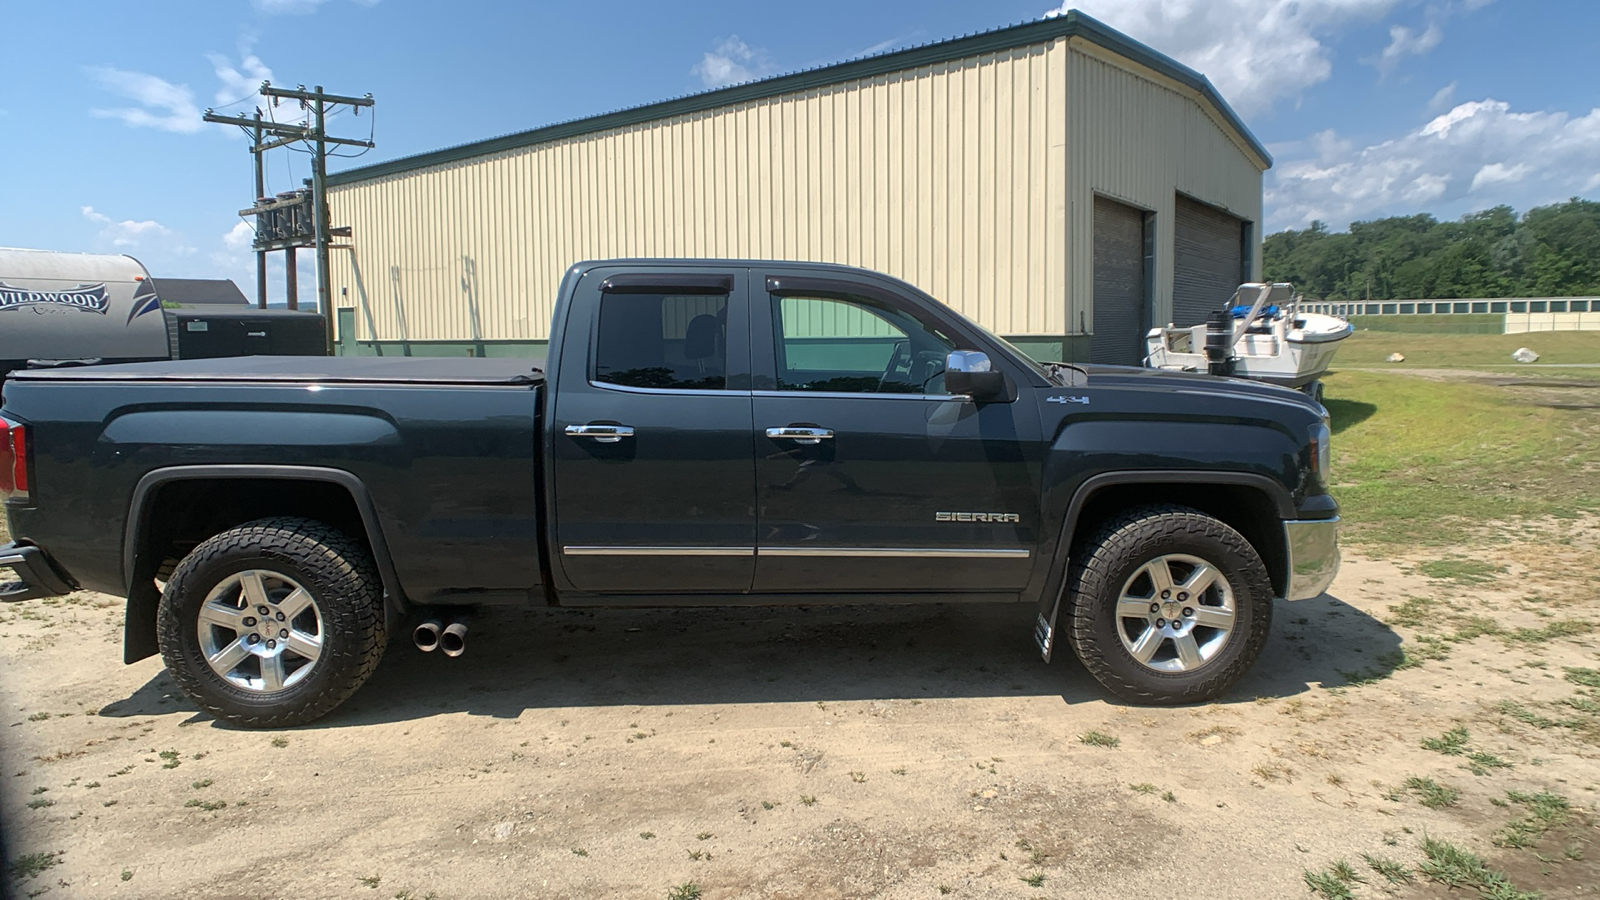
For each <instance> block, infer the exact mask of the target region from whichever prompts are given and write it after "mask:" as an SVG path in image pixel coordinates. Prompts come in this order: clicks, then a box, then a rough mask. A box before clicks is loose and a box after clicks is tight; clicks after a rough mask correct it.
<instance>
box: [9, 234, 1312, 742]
mask: <svg viewBox="0 0 1600 900" xmlns="http://www.w3.org/2000/svg"><path fill="white" fill-rule="evenodd" d="M1328 439H1329V429H1328V423H1327V414H1326V412H1325V411H1324V409H1323V408H1322V407H1321V406H1320V405H1319V404H1317V403H1315V402H1313V401H1312V400H1310V399H1309V398H1307V397H1306V396H1305V395H1303V394H1300V393H1297V392H1295V391H1292V390H1288V389H1284V388H1276V387H1271V386H1268V385H1263V384H1258V383H1254V382H1247V381H1242V380H1237V379H1231V378H1220V377H1213V376H1209V375H1203V374H1185V373H1175V372H1163V371H1158V370H1148V369H1135V368H1121V367H1101V366H1077V365H1065V364H1060V363H1047V364H1040V363H1037V362H1034V361H1033V360H1032V359H1030V358H1028V357H1027V356H1026V355H1024V354H1023V353H1022V352H1020V351H1018V350H1017V349H1016V348H1014V347H1012V346H1011V345H1010V344H1008V343H1007V342H1006V341H1004V340H1002V339H1001V338H998V337H996V336H995V335H993V334H990V333H988V332H987V331H985V330H984V329H983V328H981V327H979V326H978V325H976V324H974V323H973V322H971V321H970V320H968V319H966V318H964V317H963V316H961V315H960V314H958V313H956V312H955V311H953V310H951V309H950V308H949V307H946V306H944V305H942V304H940V303H939V302H938V301H936V300H934V299H933V298H932V297H930V296H928V295H927V294H926V293H924V292H922V291H920V290H918V289H917V288H915V287H912V286H911V285H909V284H906V283H904V282H901V281H898V280H896V279H893V278H890V277H887V276H884V275H881V274H877V273H873V272H869V271H864V270H860V269H854V268H846V267H842V266H834V265H824V264H807V263H794V262H760V261H718V260H616V261H599V262H585V263H581V264H578V265H575V266H573V267H572V268H571V269H570V270H569V271H568V272H567V274H566V275H565V277H564V279H563V281H562V284H561V287H560V295H559V302H558V304H557V306H556V308H555V314H554V321H553V322H552V326H551V338H550V346H549V358H548V360H547V362H546V364H545V365H544V366H543V368H542V369H541V368H536V367H535V366H534V365H532V361H531V360H526V359H482V358H479V359H473V358H457V359H438V358H436V359H420V358H370V357H369V358H356V357H337V358H310V357H305V358H301V357H249V358H243V359H229V360H188V361H173V362H154V363H140V364H129V365H107V366H89V367H82V368H72V369H41V370H23V371H18V372H15V373H13V375H12V380H10V381H9V382H7V383H6V384H5V386H4V395H3V407H0V497H3V498H4V501H3V502H4V506H5V510H6V513H7V515H8V517H9V524H10V530H11V534H12V536H13V541H12V542H11V543H9V544H7V545H5V546H4V547H0V572H3V571H4V569H6V568H9V569H11V571H12V572H13V573H14V574H13V578H14V580H11V581H8V582H6V583H3V584H0V599H5V600H27V599H31V598H36V597H45V596H52V595H60V594H64V593H67V592H70V591H74V590H92V591H102V592H105V593H109V594H114V595H118V596H121V597H126V598H127V609H126V619H125V629H124V631H125V633H124V661H125V662H130V663H131V662H134V661H137V660H140V659H143V658H145V657H148V656H151V655H153V654H155V653H157V652H159V653H160V654H161V656H162V658H163V660H164V661H165V663H166V666H167V667H168V669H169V670H170V671H171V672H172V674H173V675H174V677H175V678H176V680H177V682H178V683H179V684H180V685H181V686H182V688H183V690H184V691H185V692H186V693H187V694H188V695H189V697H190V698H192V699H193V700H194V702H195V703H197V704H199V705H200V706H201V707H202V708H204V709H205V710H207V711H209V712H210V713H212V714H213V715H215V716H218V717H220V718H222V719H225V720H228V721H231V722H234V723H237V724H240V725H245V726H257V727H278V726H286V725H294V724H299V723H304V722H308V721H311V720H313V719H316V718H317V717H319V716H322V715H324V714H326V713H328V712H329V711H330V710H332V709H333V708H335V707H336V706H338V705H339V704H340V703H341V702H343V701H344V700H345V699H347V698H348V697H349V696H350V695H351V694H352V693H354V692H355V691H356V690H357V688H359V687H360V685H361V684H362V683H363V682H364V681H365V680H366V679H367V677H368V676H369V675H371V674H372V672H373V670H374V668H375V667H376V666H377V664H378V661H379V659H380V657H381V656H382V654H383V652H384V649H385V647H386V646H387V644H388V643H389V639H390V637H391V635H394V634H397V633H400V632H401V631H402V629H405V628H407V627H408V626H409V625H411V624H413V623H415V622H417V621H419V620H433V621H429V622H427V624H426V625H425V626H424V627H421V628H419V629H418V631H417V640H418V641H419V646H428V645H429V644H431V643H432V642H434V641H436V640H437V638H438V637H439V633H438V628H439V623H440V622H445V621H454V620H456V619H458V618H459V617H460V615H461V614H463V613H464V612H465V611H468V610H470V609H472V608H476V607H485V606H493V605H513V606H523V605H529V604H549V605H552V606H562V607H618V606H621V607H628V606H634V607H636V606H656V607H676V606H701V605H752V604H802V605H824V604H846V603H849V604H857V603H905V602H996V603H1032V604H1036V605H1037V607H1038V611H1039V616H1038V620H1037V625H1036V628H1035V633H1034V635H1033V637H1034V640H1035V641H1036V643H1037V644H1038V647H1039V650H1040V652H1041V654H1042V655H1043V657H1044V659H1045V660H1046V661H1047V662H1048V660H1049V659H1050V656H1051V653H1052V650H1053V649H1054V647H1055V645H1056V643H1057V641H1058V638H1059V637H1061V636H1064V637H1065V639H1066V642H1067V643H1068V645H1070V646H1071V648H1072V650H1073V651H1074V652H1075V653H1076V654H1077V656H1078V658H1079V659H1080V660H1081V661H1082V662H1083V665H1084V666H1085V668H1087V669H1088V671H1089V672H1090V673H1091V674H1092V675H1093V676H1094V677H1095V678H1096V679H1098V680H1099V681H1100V682H1101V683H1102V684H1103V685H1104V686H1105V687H1106V688H1107V689H1108V690H1110V691H1111V692H1112V693H1114V694H1116V695H1118V696H1119V697H1122V698H1124V699H1126V700H1129V701H1133V702H1141V703H1183V702H1192V701H1199V700H1204V699H1208V698H1211V697H1215V696H1217V695H1218V694H1220V693H1222V692H1223V691H1225V690H1227V689H1228V688H1229V686H1231V685H1232V684H1234V683H1235V682H1236V681H1237V680H1238V679H1239V678H1240V677H1241V676H1242V675H1243V674H1244V673H1245V672H1246V671H1247V670H1248V669H1249V667H1250V666H1251V664H1252V663H1253V662H1254V661H1255V659H1256V657H1257V656H1258V655H1259V653H1260V652H1261V649H1262V646H1263V644H1264V642H1265V641H1266V639H1267V636H1268V632H1269V631H1270V627H1271V619H1272V611H1273V605H1274V603H1275V602H1279V601H1284V600H1296V599H1306V598H1310V597H1315V596H1317V595H1318V594H1320V593H1321V592H1322V591H1323V590H1324V589H1325V588H1326V587H1327V585H1328V584H1329V583H1330V582H1331V581H1332V579H1333V576H1334V573H1335V571H1336V570H1337V567H1338V549H1337V542H1336V533H1337V528H1338V522H1339V518H1338V506H1337V504H1336V503H1335V502H1334V500H1333V499H1332V498H1331V497H1330V496H1329V495H1328V487H1327V486H1328ZM430 629H431V631H430ZM453 634H454V635H455V638H456V640H457V642H458V643H457V645H456V646H457V649H458V650H459V649H460V647H461V646H462V645H461V644H460V641H462V640H464V633H463V631H462V629H461V628H459V627H458V628H456V629H455V630H454V632H453Z"/></svg>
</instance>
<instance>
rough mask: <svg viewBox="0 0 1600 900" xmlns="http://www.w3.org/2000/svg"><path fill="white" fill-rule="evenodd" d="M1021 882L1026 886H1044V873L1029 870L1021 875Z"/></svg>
mask: <svg viewBox="0 0 1600 900" xmlns="http://www.w3.org/2000/svg"><path fill="white" fill-rule="evenodd" d="M1022 883H1023V884H1025V885H1027V886H1028V887H1044V873H1043V872H1030V873H1028V874H1027V875H1023V876H1022Z"/></svg>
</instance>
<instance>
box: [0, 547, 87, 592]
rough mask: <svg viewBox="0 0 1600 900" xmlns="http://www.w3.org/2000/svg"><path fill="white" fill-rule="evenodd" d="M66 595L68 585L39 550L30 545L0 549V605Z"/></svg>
mask: <svg viewBox="0 0 1600 900" xmlns="http://www.w3.org/2000/svg"><path fill="white" fill-rule="evenodd" d="M7 570H9V572H8V571H7ZM8 576H9V577H8ZM70 593H72V585H70V584H68V583H67V580H66V579H65V578H62V577H61V576H60V575H59V574H57V573H56V570H55V569H54V568H53V567H52V566H51V565H50V561H49V560H48V559H46V558H45V555H44V551H43V550H41V549H40V548H38V547H35V546H32V545H31V544H14V543H13V544H6V545H4V546H0V602H6V603H15V602H17V601H19V600H38V599H40V598H42V597H59V596H61V595H63V594H70Z"/></svg>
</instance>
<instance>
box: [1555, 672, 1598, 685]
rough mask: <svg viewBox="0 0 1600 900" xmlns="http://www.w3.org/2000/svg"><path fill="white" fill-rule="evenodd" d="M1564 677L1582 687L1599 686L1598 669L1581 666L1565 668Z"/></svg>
mask: <svg viewBox="0 0 1600 900" xmlns="http://www.w3.org/2000/svg"><path fill="white" fill-rule="evenodd" d="M1564 671H1565V672H1566V678H1567V680H1568V681H1570V682H1572V683H1573V684H1580V685H1583V686H1584V687H1592V688H1600V670H1597V669H1583V668H1565V669H1564Z"/></svg>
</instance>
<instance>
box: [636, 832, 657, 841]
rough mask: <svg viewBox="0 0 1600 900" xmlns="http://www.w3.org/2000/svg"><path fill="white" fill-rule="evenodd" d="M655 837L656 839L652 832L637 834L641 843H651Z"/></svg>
mask: <svg viewBox="0 0 1600 900" xmlns="http://www.w3.org/2000/svg"><path fill="white" fill-rule="evenodd" d="M655 837H656V833H655V832H654V831H641V832H639V840H641V841H652V840H655Z"/></svg>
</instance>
